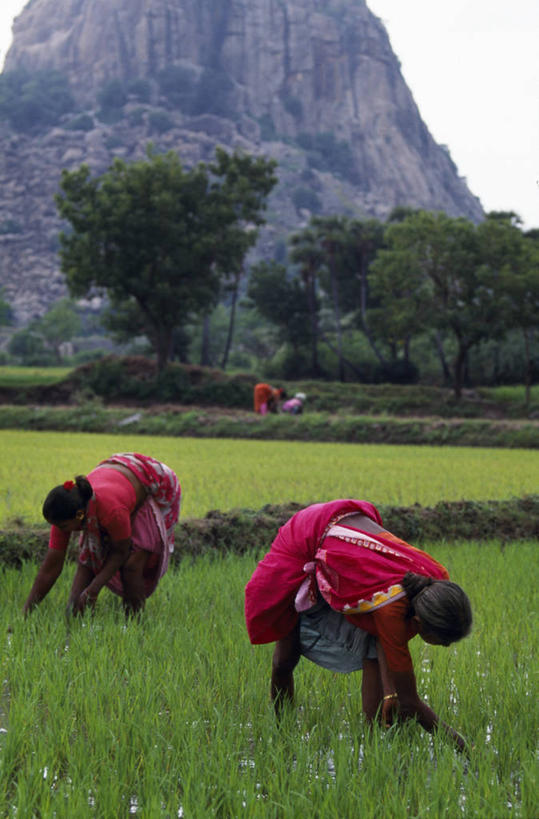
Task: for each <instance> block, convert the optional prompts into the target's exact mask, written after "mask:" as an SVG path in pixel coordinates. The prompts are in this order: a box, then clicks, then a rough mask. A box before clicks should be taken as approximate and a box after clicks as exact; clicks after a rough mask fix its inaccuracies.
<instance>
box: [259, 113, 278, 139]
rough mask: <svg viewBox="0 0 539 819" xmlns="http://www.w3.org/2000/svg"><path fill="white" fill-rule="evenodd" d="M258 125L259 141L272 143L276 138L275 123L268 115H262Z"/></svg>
mask: <svg viewBox="0 0 539 819" xmlns="http://www.w3.org/2000/svg"><path fill="white" fill-rule="evenodd" d="M258 124H259V125H260V139H262V140H263V141H264V142H272V141H273V140H274V139H276V138H277V131H276V129H275V123H274V122H273V119H272V117H271V115H270V114H262V116H261V117H260V118H259V120H258Z"/></svg>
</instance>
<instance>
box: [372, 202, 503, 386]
mask: <svg viewBox="0 0 539 819" xmlns="http://www.w3.org/2000/svg"><path fill="white" fill-rule="evenodd" d="M484 224H485V226H484V227H483V226H482V225H480V226H479V227H477V228H476V226H475V225H473V224H472V223H471V222H469V221H467V220H466V219H462V218H458V219H453V218H450V217H449V216H446V215H445V214H444V213H431V212H426V211H419V212H417V213H414V214H411V215H409V216H408V217H406V218H404V219H403V220H402V221H400V222H395V223H393V224H390V225H388V227H387V230H386V234H385V236H386V243H387V247H388V250H389V251H392V254H393V255H392V256H391V257H389V256H388V255H384V258H385V260H386V262H387V261H388V259H389V258H391V261H392V269H393V271H394V274H395V277H397V276H402V275H403V274H402V270H405V271H406V270H408V271H409V274H411V273H412V272H413V277H414V280H415V281H416V282H419V281H421V282H422V285H421V287H422V288H423V286H426V287H427V288H428V291H427V292H428V300H429V302H430V304H428V311H429V313H430V317H429V321H430V324H431V326H432V327H433V328H434V329H435V330H437V331H441V332H443V331H445V330H446V331H449V332H450V333H451V334H452V336H453V337H454V340H455V343H456V354H455V357H454V361H453V373H452V375H453V387H454V391H455V396H456V398H457V399H458V398H460V396H461V394H462V387H463V384H464V372H465V365H466V359H467V355H468V352H469V350H470V349H471V348H472V347H473V346H474V345H477V344H479V343H480V342H481V341H482V340H483V339H486V338H492V337H495V336H497V335H499V334H500V333H503V332H504V331H505V329H506V323H504V310H503V306H502V304H501V300H500V271H501V269H502V268H503V266H504V265H506V264H507V263H508V254H509V253H510V249H509V248H510V246H511V242H510V241H508V239H509V237H508V235H507V234H506V233H505V234H504V235H503V237H501V236H500V235H499V234H500V230H499V228H498V224H499V223H497V222H495V220H492V222H491V223H490V224H489V223H488V220H487V222H486V223H484ZM515 229H516V228H515ZM502 233H503V231H502ZM494 240H496V242H497V244H496V248H495V249H494V248H492V249H491V250H490V251H489V243H490V242H494ZM399 260H400V261H401V263H402V267H401V269H400V270H399ZM396 281H397V286H396V288H395V291H393V289H392V287H391V277H390V278H389V280H388V288H389V289H387V292H386V299H385V305H384V306H385V308H386V311H387V313H388V314H392V316H393V319H394V320H395V321H396V320H397V318H398V309H399V306H400V304H401V301H400V293H401V292H402V289H401V285H399V284H398V279H397V278H396ZM416 286H417V285H416ZM421 293H423V290H422V291H421ZM421 303H422V304H423V298H422V299H421ZM423 314H424V313H423V311H422V312H421V313H420V315H423Z"/></svg>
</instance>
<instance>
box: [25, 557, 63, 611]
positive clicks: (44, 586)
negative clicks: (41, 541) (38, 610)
mask: <svg viewBox="0 0 539 819" xmlns="http://www.w3.org/2000/svg"><path fill="white" fill-rule="evenodd" d="M65 556H66V552H61V551H60V550H59V549H48V550H47V554H46V555H45V557H44V559H43V562H42V564H41V566H40V567H39V570H38V573H37V575H36V579H35V580H34V583H33V585H32V588H31V589H30V594H29V595H28V597H27V598H26V602H25V604H24V608H23V611H24V613H25V614H28V613H29V612H30V611H31V610H32V609H33V608H35V607H36V606H37V604H38V603H40V602H41V601H42V600H43V598H44V597H46V596H47V594H48V593H49V592H50V590H51V589H52V587H53V586H54V584H55V583H56V581H57V580H58V578H59V577H60V575H61V573H62V569H63V567H64V561H65Z"/></svg>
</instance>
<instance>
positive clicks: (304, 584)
mask: <svg viewBox="0 0 539 819" xmlns="http://www.w3.org/2000/svg"><path fill="white" fill-rule="evenodd" d="M245 616H246V622H247V630H248V633H249V638H250V640H251V642H252V643H254V644H258V643H269V642H274V641H275V642H276V646H275V651H274V655H273V664H272V675H271V694H272V699H273V701H274V703H275V708H276V711H277V713H279V711H280V709H281V707H282V704H283V702H284V701H286V700H289V701H292V699H293V694H294V678H293V671H294V668H295V667H296V665H297V663H298V662H299V659H300V657H301V656H302V655H303V656H305V657H307V658H308V659H310V660H312V661H313V662H315V663H317V664H318V665H321V666H323V667H324V668H328V669H331V670H332V671H340V672H349V671H355V670H359V669H362V670H363V679H362V701H363V711H364V713H365V716H366V717H367V720H368V721H372V720H374V719H375V718H376V716H377V715H378V716H379V718H381V720H382V721H383V723H384V724H387V723H389V722H391V721H392V719H393V718H398V719H409V718H416V719H417V720H418V722H419V723H420V724H421V725H422V726H423V727H424V728H425V729H426V730H427V731H433V730H434V729H435V728H440V729H442V730H443V731H445V733H446V734H448V735H449V736H450V737H451V739H452V740H454V742H455V743H456V745H457V747H458V748H459V750H464V749H465V747H466V743H465V740H464V739H463V737H461V736H460V735H459V734H458V733H457V732H456V731H454V730H453V729H452V728H450V727H449V726H448V725H446V724H445V723H443V722H442V721H441V720H440V719H439V718H438V716H437V715H436V714H435V712H434V711H433V710H432V709H431V708H430V707H429V706H428V705H427V704H426V703H425V702H423V701H422V700H421V699H420V698H419V696H418V693H417V687H416V680H415V675H414V669H413V664H412V658H411V656H410V652H409V649H408V641H409V640H410V639H412V638H413V637H414V636H415V635H416V634H419V635H420V637H422V639H423V640H425V641H426V642H428V643H432V644H434V645H445V646H447V645H450V644H451V643H453V642H455V641H456V640H459V639H461V638H462V637H464V636H466V634H468V633H469V631H470V628H471V623H472V613H471V607H470V602H469V600H468V598H467V596H466V594H465V593H464V592H463V591H462V589H461V588H460V587H459V586H457V585H456V583H452V582H450V580H449V575H448V572H447V570H446V569H445V568H444V567H443V566H442V565H441V564H440V563H438V562H437V561H436V560H434V558H432V557H431V556H430V555H428V554H426V553H425V552H422V551H421V550H420V549H416V548H415V547H413V546H410V545H409V544H408V543H405V542H404V541H403V540H400V539H399V538H398V537H396V536H395V535H393V534H391V533H390V532H388V531H387V530H386V529H384V527H383V525H382V520H381V518H380V515H379V513H378V510H377V509H376V508H375V507H374V506H373V505H372V504H370V503H367V502H366V501H358V500H336V501H332V502H330V503H322V504H314V505H313V506H309V507H307V508H306V509H303V510H301V511H300V512H298V513H297V514H295V515H294V516H293V517H292V518H291V519H290V520H289V521H288V522H287V523H286V524H285V525H284V526H283V527H282V528H281V529H280V530H279V533H278V535H277V537H276V538H275V540H274V541H273V544H272V546H271V550H270V551H269V552H268V554H267V555H266V556H265V557H264V558H263V560H262V561H261V562H260V563H259V564H258V566H257V568H256V569H255V571H254V573H253V575H252V577H251V579H250V581H249V583H248V584H247V587H246V591H245Z"/></svg>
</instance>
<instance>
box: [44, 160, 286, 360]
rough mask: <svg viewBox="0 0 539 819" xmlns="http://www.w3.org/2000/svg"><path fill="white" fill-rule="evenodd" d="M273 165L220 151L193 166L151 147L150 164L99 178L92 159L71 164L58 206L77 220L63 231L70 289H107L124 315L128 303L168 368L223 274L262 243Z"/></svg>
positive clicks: (79, 292) (119, 164)
mask: <svg viewBox="0 0 539 819" xmlns="http://www.w3.org/2000/svg"><path fill="white" fill-rule="evenodd" d="M274 167H275V164H274V162H273V161H270V160H266V159H265V158H253V157H250V156H247V155H242V154H239V153H235V154H232V155H229V154H227V153H226V152H225V151H224V150H222V149H220V148H218V149H217V150H216V156H215V161H214V162H213V163H212V164H210V165H206V164H204V163H199V164H198V165H196V166H195V167H193V168H190V169H186V168H184V167H183V165H182V163H181V162H180V159H179V158H178V156H177V154H176V153H174V152H172V151H171V152H169V153H167V154H161V155H158V154H156V153H154V152H153V150H152V148H151V147H150V148H149V149H148V154H147V159H146V160H141V161H138V162H133V163H127V162H124V161H123V160H120V159H116V160H115V161H114V163H113V164H112V166H111V167H110V169H109V170H108V171H107V172H106V173H104V174H103V175H102V176H100V177H96V178H92V177H91V176H90V171H89V168H88V167H87V166H86V165H82V166H81V167H80V168H79V169H78V170H75V171H71V172H69V171H65V170H64V171H63V173H62V178H61V183H60V188H61V193H60V194H58V195H57V197H56V203H57V207H58V211H59V213H60V215H61V216H62V217H63V218H64V219H65V220H67V221H68V222H69V223H70V226H71V231H69V232H68V231H65V232H63V233H62V234H61V237H60V239H61V251H60V256H61V265H62V270H63V272H64V273H65V275H66V280H67V284H68V287H69V290H70V292H71V294H72V295H73V296H83V295H86V294H87V293H88V292H89V291H91V290H93V289H94V290H95V289H96V290H98V291H102V292H106V294H107V295H108V297H109V299H110V301H111V304H112V305H113V307H114V306H116V307H117V308H118V312H119V313H121V314H122V317H123V319H125V315H126V310H125V306H126V304H127V305H129V309H130V310H131V311H135V313H136V315H133V326H134V329H136V330H137V331H138V329H139V327H143V328H144V332H145V334H146V335H147V337H148V339H149V340H150V342H151V344H152V346H153V348H154V350H155V351H156V354H157V360H158V367H159V369H162V368H163V367H164V366H165V364H166V363H167V361H168V360H169V357H170V352H171V345H172V338H173V333H174V330H175V328H178V327H181V325H182V323H184V322H186V321H187V320H188V318H189V317H192V316H193V315H197V314H200V313H202V312H203V311H206V310H208V309H209V308H210V307H212V306H214V305H215V304H216V303H217V300H218V296H219V284H220V277H221V276H223V275H225V274H228V273H230V272H231V271H233V270H236V269H237V268H238V267H239V266H241V264H242V263H243V258H244V256H245V254H246V252H247V250H248V249H249V248H250V247H251V246H252V245H253V244H254V242H255V241H256V235H257V234H256V228H257V226H258V225H260V224H262V223H263V221H264V220H263V215H262V211H263V209H264V207H265V200H266V197H267V195H268V194H269V193H270V191H271V189H272V188H273V186H274V184H275V183H276V178H275V176H274V173H273V171H274Z"/></svg>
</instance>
